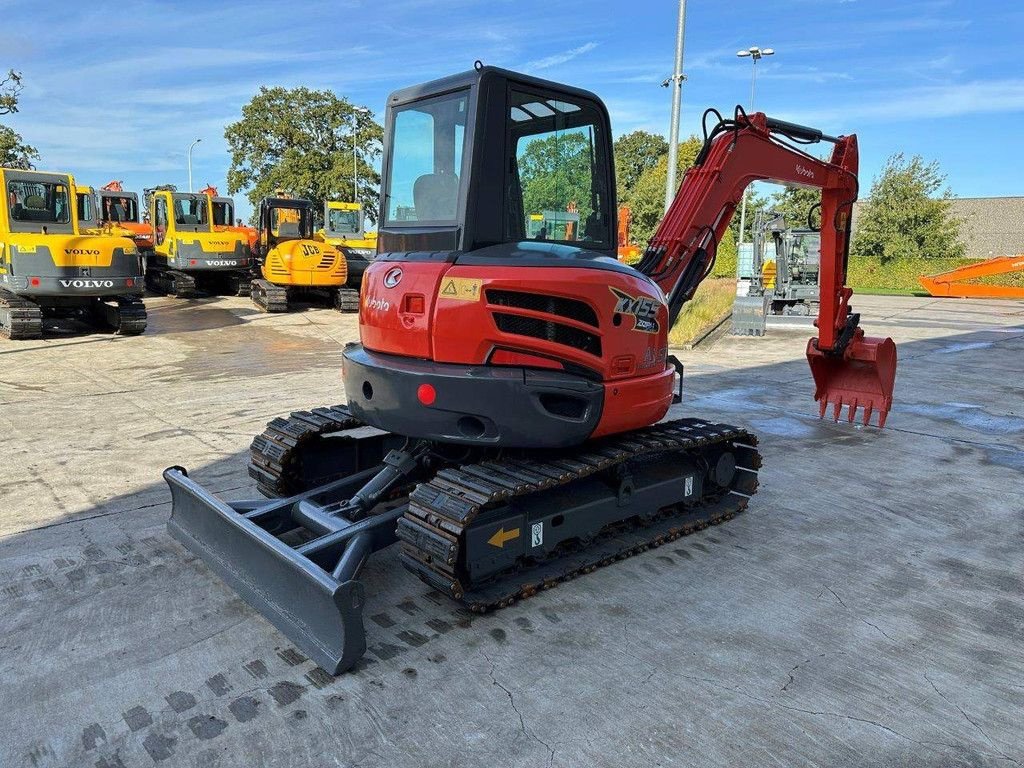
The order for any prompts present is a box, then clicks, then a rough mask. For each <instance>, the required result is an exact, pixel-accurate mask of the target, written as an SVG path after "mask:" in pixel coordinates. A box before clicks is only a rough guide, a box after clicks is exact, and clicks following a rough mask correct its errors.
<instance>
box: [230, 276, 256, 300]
mask: <svg viewBox="0 0 1024 768" xmlns="http://www.w3.org/2000/svg"><path fill="white" fill-rule="evenodd" d="M252 284H253V280H252V277H251V276H250V275H248V274H246V273H245V272H241V273H239V274H237V275H235V276H233V277H232V278H231V287H232V288H234V292H235V296H252Z"/></svg>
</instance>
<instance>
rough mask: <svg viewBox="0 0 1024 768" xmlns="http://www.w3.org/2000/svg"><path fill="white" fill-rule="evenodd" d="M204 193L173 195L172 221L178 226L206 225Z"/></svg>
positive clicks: (207, 222)
mask: <svg viewBox="0 0 1024 768" xmlns="http://www.w3.org/2000/svg"><path fill="white" fill-rule="evenodd" d="M206 206H207V199H206V195H175V196H174V223H175V224H176V225H177V226H179V227H206V226H208V225H209V221H208V217H207V215H206Z"/></svg>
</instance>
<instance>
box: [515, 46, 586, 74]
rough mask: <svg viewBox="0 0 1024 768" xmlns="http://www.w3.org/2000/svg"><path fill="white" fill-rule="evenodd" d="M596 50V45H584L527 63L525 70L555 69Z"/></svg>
mask: <svg viewBox="0 0 1024 768" xmlns="http://www.w3.org/2000/svg"><path fill="white" fill-rule="evenodd" d="M595 48H597V43H593V42H591V43H584V44H583V45H581V46H579V47H578V48H573V49H571V50H568V51H562V53H556V54H553V55H552V56H545V57H544V58H543V59H536V60H535V61H530V62H527V63H526V65H525V67H526V69H547V68H548V67H556V66H558V65H559V64H565V62H567V61H570V60H572V59H575V58H576V57H577V56H582V55H583V54H584V53H589V52H590V51H592V50H594V49H595Z"/></svg>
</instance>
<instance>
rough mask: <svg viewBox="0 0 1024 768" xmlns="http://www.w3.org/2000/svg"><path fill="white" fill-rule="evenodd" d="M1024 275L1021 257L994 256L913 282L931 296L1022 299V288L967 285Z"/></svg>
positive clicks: (1023, 263)
mask: <svg viewBox="0 0 1024 768" xmlns="http://www.w3.org/2000/svg"><path fill="white" fill-rule="evenodd" d="M1010 274H1021V275H1024V255H1018V256H997V257H995V258H994V259H988V260H986V261H979V262H978V263H977V264H968V265H967V266H964V267H958V268H957V269H951V270H949V271H948V272H940V273H939V274H937V275H921V276H920V277H919V278H917V281H918V282H919V283H921V286H922V287H923V288H924V289H925V290H926V291H928V293H930V294H931V295H932V296H956V297H959V298H975V299H1024V285H995V284H991V283H969V282H967V281H968V280H977V279H978V278H982V277H994V276H996V275H1010Z"/></svg>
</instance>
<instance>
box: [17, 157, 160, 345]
mask: <svg viewBox="0 0 1024 768" xmlns="http://www.w3.org/2000/svg"><path fill="white" fill-rule="evenodd" d="M0 182H2V185H3V190H4V195H3V200H2V201H0V336H2V337H4V338H9V339H38V338H41V337H42V331H43V317H44V316H46V317H75V318H77V319H80V320H86V321H89V322H91V323H94V324H98V325H102V326H106V327H110V328H113V329H114V330H115V331H117V332H118V333H121V334H124V335H134V334H139V333H142V332H143V331H144V330H145V328H146V309H145V306H144V305H143V303H142V298H141V297H142V291H143V276H142V275H143V267H142V259H141V256H140V255H139V251H138V249H137V248H136V247H135V243H134V242H133V241H132V240H130V239H128V238H125V237H120V236H117V235H115V234H109V233H103V232H101V231H100V230H98V229H97V230H95V231H94V232H92V233H87V232H86V231H85V230H83V229H81V228H80V227H79V218H80V216H79V206H78V199H77V196H78V194H79V191H80V190H78V189H77V188H76V187H75V181H74V179H73V178H72V176H71V175H70V174H66V173H41V172H38V171H24V170H20V169H13V168H0ZM82 194H83V195H84V197H83V198H82V200H83V206H90V207H91V206H92V202H93V199H92V195H91V193H90V192H88V191H85V192H83V193H82ZM83 215H86V216H90V217H94V216H95V209H94V208H91V212H89V211H83ZM89 221H91V222H92V224H93V225H95V223H96V222H95V221H94V219H87V222H89Z"/></svg>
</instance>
